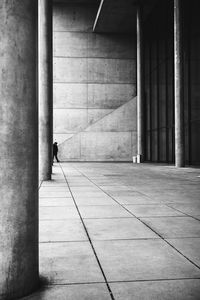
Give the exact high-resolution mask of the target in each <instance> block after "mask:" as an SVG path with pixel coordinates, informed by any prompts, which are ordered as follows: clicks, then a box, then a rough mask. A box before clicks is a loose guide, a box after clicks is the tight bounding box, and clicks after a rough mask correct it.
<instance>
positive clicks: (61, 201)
mask: <svg viewBox="0 0 200 300" xmlns="http://www.w3.org/2000/svg"><path fill="white" fill-rule="evenodd" d="M39 205H40V207H43V206H75V204H74V201H73V199H72V198H40V199H39Z"/></svg>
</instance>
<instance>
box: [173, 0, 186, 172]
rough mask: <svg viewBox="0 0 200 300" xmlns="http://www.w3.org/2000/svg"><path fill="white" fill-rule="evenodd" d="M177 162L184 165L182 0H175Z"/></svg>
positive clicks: (179, 165)
mask: <svg viewBox="0 0 200 300" xmlns="http://www.w3.org/2000/svg"><path fill="white" fill-rule="evenodd" d="M174 76H175V82H174V84H175V164H176V167H184V165H185V154H184V115H183V112H184V110H183V106H184V94H183V91H184V83H183V39H182V16H181V0H174Z"/></svg>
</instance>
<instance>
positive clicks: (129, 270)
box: [93, 239, 200, 281]
mask: <svg viewBox="0 0 200 300" xmlns="http://www.w3.org/2000/svg"><path fill="white" fill-rule="evenodd" d="M93 244H94V247H95V250H96V252H97V255H98V258H99V260H100V263H101V265H102V267H103V270H104V272H105V275H106V277H107V280H108V281H134V280H158V279H181V278H199V277H200V270H199V269H198V268H197V267H195V266H194V265H193V264H192V263H190V262H189V261H188V260H187V259H185V258H184V257H183V256H182V255H180V254H179V253H178V252H177V251H176V250H174V249H173V248H172V247H170V246H169V245H168V244H167V243H166V242H165V241H163V240H160V239H154V240H152V239H149V240H123V241H122V240H121V241H120V240H118V241H94V242H93Z"/></svg>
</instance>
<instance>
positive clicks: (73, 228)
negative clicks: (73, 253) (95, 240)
mask: <svg viewBox="0 0 200 300" xmlns="http://www.w3.org/2000/svg"><path fill="white" fill-rule="evenodd" d="M39 227H40V242H45V243H46V242H61V241H63V242H65V241H87V240H88V238H87V235H86V233H85V230H84V228H83V225H82V222H81V221H80V220H76V219H74V220H73V219H70V220H62V221H52V220H51V221H40V226H39Z"/></svg>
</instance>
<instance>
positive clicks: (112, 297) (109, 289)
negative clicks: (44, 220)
mask: <svg viewBox="0 0 200 300" xmlns="http://www.w3.org/2000/svg"><path fill="white" fill-rule="evenodd" d="M60 168H61V170H62V172H63V175H64V178H65V180H66V183H67V185H68V187H69V190H70V193H71V195H72V198H73V200H74V204H75V206H76V209H77V211H78V213H79V216H80V219H81V222H82V224H83V227H84V229H85V232H86V235H87V237H88V240H89V243H90V245H91V247H92V250H93V253H94V255H95V258H96V260H97V263H98V265H99V268H100V270H101V273H102V275H103V278H104V280H105V283H106V286H107V288H108V292H109V294H110V297H111V299H112V300H115V298H114V296H113V293H112V290H111V288H110V286H109V284H108V281H107V278H106V275H105V273H104V270H103V268H102V266H101V263H100V260H99V258H98V256H97V253H96V250H95V248H94V245H93V243H92V240H91V238H90V236H89V233H88V231H87V228H86V225H85V223H84V221H83V218H82V216H81V213H80V211H79V208H78V205H77V204H76V200H75V198H74V196H73V194H72V191H71V188H70V186H69V184H68V181H67V178H66V176H65V173H64V171H63V169H62V166H61V165H60Z"/></svg>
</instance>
